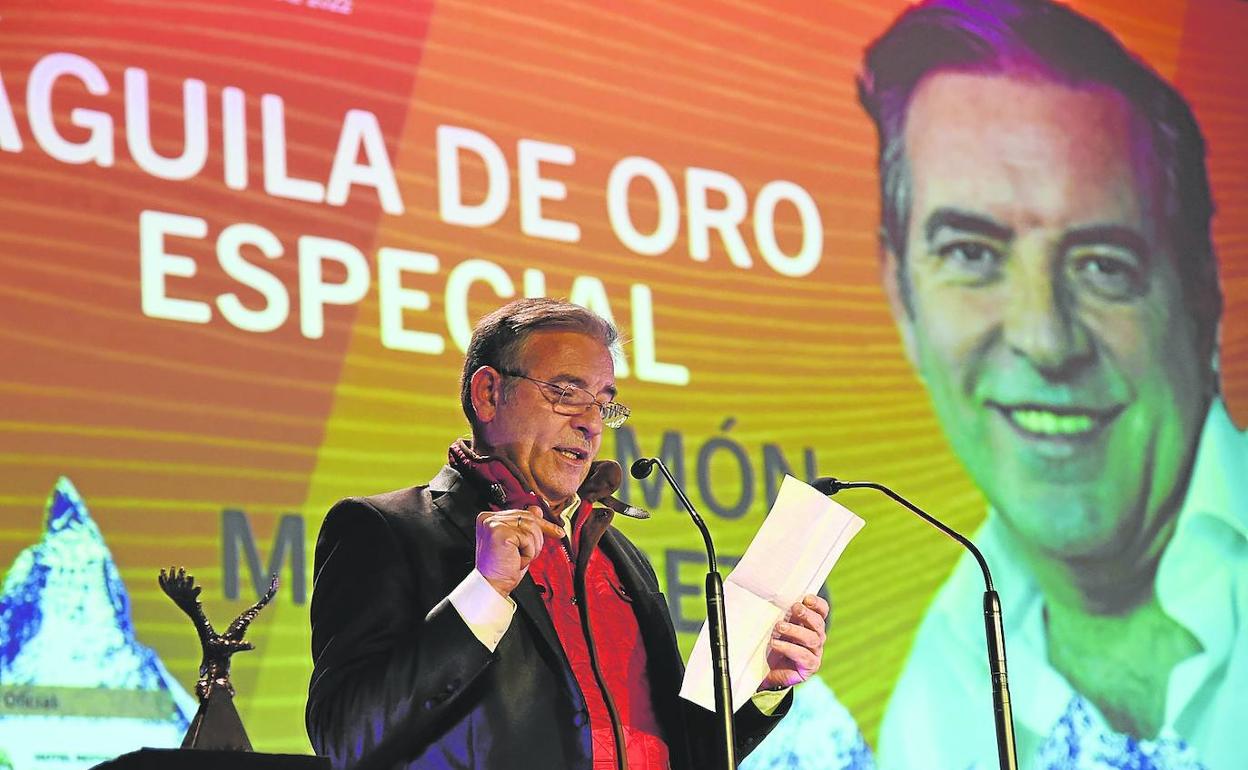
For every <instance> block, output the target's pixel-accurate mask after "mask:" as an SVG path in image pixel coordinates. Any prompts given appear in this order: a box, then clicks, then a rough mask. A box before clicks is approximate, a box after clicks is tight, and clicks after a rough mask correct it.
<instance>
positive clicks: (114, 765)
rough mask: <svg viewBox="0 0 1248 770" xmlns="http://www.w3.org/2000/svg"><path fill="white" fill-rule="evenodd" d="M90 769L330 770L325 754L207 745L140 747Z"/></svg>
mask: <svg viewBox="0 0 1248 770" xmlns="http://www.w3.org/2000/svg"><path fill="white" fill-rule="evenodd" d="M92 770H329V759H328V758H327V757H313V756H309V755H307V754H257V753H255V752H251V751H211V750H207V749H139V750H138V751H132V752H130V753H129V754H122V755H121V756H120V757H117V758H116V759H110V760H109V761H107V762H103V763H101V764H98V765H96V766H95V767H94V768H92Z"/></svg>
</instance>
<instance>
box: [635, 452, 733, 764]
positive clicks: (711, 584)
mask: <svg viewBox="0 0 1248 770" xmlns="http://www.w3.org/2000/svg"><path fill="white" fill-rule="evenodd" d="M656 467H657V468H658V469H659V472H660V473H662V474H663V478H665V479H667V484H668V486H670V487H671V488H672V491H673V492H675V493H676V497H677V499H679V500H680V504H681V505H683V506H684V508H685V510H686V511H688V512H689V518H691V519H693V523H694V524H695V525H696V526H697V528H698V531H699V532H701V533H702V542H703V543H704V544H705V545H706V563H707V567H708V569H707V572H706V621H707V626H708V630H709V631H710V637H711V671H712V673H713V674H714V680H715V716H716V719H717V720H718V721H719V724H720V735H721V737H722V739H723V745H722V746H721V752H720V759H721V760H722V761H723V765H722V767H723V768H725V769H726V770H736V767H737V748H736V738H735V735H734V729H733V724H732V681H731V675H730V674H729V670H728V624H727V619H726V618H727V615H726V613H725V605H724V579H723V577H722V576H721V575H720V574H719V568H718V567H717V566H716V564H715V543H714V542H712V541H711V533H710V531H709V530H708V529H707V528H706V522H705V521H703V520H702V517H701V516H699V515H698V512H697V510H696V509H695V508H694V507H693V503H691V502H689V498H688V497H686V496H685V492H684V490H683V489H681V488H680V485H679V484H677V483H676V479H674V478H672V474H671V473H670V472H669V471H668V470H667V466H666V465H664V464H663V461H662V460H660V459H659V458H657V457H642V458H640V459H639V460H637V461H636V462H634V463H633V464H632V465H631V466H630V467H629V469H628V472H629V473H630V474H631V475H632V477H633V478H635V479H638V480H640V479H644V478H647V477H649V476H650V474H651V473H653V472H654V469H655V468H656Z"/></svg>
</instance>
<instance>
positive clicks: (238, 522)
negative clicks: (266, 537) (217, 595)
mask: <svg viewBox="0 0 1248 770" xmlns="http://www.w3.org/2000/svg"><path fill="white" fill-rule="evenodd" d="M288 551H289V552H290V580H289V582H288V583H286V585H289V586H290V593H289V594H288V595H289V596H290V597H291V600H292V601H293V602H294V603H295V604H303V603H304V602H306V601H307V598H308V585H307V576H306V574H305V564H306V562H305V559H304V539H303V517H302V516H299V515H297V514H293V513H287V514H283V515H282V518H281V519H280V520H279V521H278V523H277V533H276V534H275V535H274V536H273V549H272V550H271V551H270V552H269V562H268V567H269V568H268V569H267V570H261V569H260V552H259V551H258V550H256V539H255V537H254V536H253V535H252V532H251V522H250V521H248V519H247V514H245V513H243V512H242V511H237V510H230V509H226V510H224V511H222V512H221V569H222V572H224V573H225V580H224V583H225V598H227V599H237V598H238V584H239V554H240V553H241V554H242V555H243V557H244V558H246V560H247V569H248V571H249V572H250V573H251V587H252V589H254V590H255V592H256V598H257V599H259V598H260V597H261V596H262V595H263V594H264V592H265V591H266V590H268V588H269V575H280V574H281V571H282V565H284V564H285V563H286V553H287V552H288Z"/></svg>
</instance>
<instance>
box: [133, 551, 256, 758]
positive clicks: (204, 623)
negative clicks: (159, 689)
mask: <svg viewBox="0 0 1248 770" xmlns="http://www.w3.org/2000/svg"><path fill="white" fill-rule="evenodd" d="M157 580H158V582H159V583H160V588H161V590H162V591H164V592H165V594H166V595H167V596H168V597H169V598H170V599H172V600H173V603H174V604H176V605H178V607H179V608H180V609H181V610H182V611H183V612H185V613H186V614H187V616H188V617H189V618H190V619H191V622H192V623H194V624H195V631H196V633H198V634H199V644H200V647H201V648H202V650H203V658H202V659H201V661H200V664H199V680H198V681H197V682H196V683H195V694H196V695H198V696H199V710H198V711H197V712H195V718H194V719H193V720H191V726H190V727H189V728H188V729H187V731H186V737H185V738H184V739H183V741H182V748H184V749H219V750H230V751H251V741H250V740H248V738H247V731H246V730H244V729H243V722H242V720H241V719H240V718H239V716H238V710H237V709H235V708H234V686H233V685H232V684H231V683H230V657H231V656H232V655H234V653H236V652H243V651H245V650H252V649H255V646H254V645H252V644H251V642H247V641H244V640H243V634H245V633H246V632H247V627H248V626H250V625H251V622H252V621H253V620H255V619H256V616H257V615H259V614H260V610H262V609H263V608H264V606H265V605H266V604H268V603H269V602H270V601H271V600H272V599H273V596H274V594H276V593H277V575H273V576H272V579H271V580H270V581H269V590H267V591H265V592H264V596H261V597H260V601H258V602H256V603H255V604H253V605H252V606H251V607H250V608H248V609H247V610H246V611H244V612H243V613H242V614H241V615H239V616H238V617H237V618H235V619H234V622H233V623H231V624H230V625H229V627H228V628H226V629H225V633H224V634H218V633H217V632H216V630H215V629H214V628H213V627H212V622H211V621H209V620H208V616H206V615H205V614H204V608H203V606H202V605H201V604H200V603H199V594H200V591H201V590H202V589H201V588H200V587H199V586H197V585H195V576H194V575H188V574H186V570H185V569H182V568H177V569H176V570H175V568H174V567H170V568H169V571H168V572H167V573H166V572H165V570H163V569H162V570H161V571H160V577H159V578H157Z"/></svg>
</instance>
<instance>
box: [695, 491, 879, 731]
mask: <svg viewBox="0 0 1248 770" xmlns="http://www.w3.org/2000/svg"><path fill="white" fill-rule="evenodd" d="M864 524H865V522H864V521H863V520H862V519H860V518H859V517H858V516H856V515H855V514H854V513H853V512H852V511H850V510H849V509H848V508H846V507H845V506H843V505H841V504H840V503H838V502H836V501H834V500H832V499H831V498H829V497H828V496H827V495H824V494H821V493H820V492H818V491H816V490H815V488H814V487H812V486H810V485H809V484H805V483H803V482H801V481H799V480H797V479H795V478H793V477H792V476H785V477H784V482H783V483H782V484H781V485H780V492H779V494H777V495H776V502H775V504H774V505H772V506H771V512H770V513H768V514H767V518H766V520H764V521H763V526H761V527H760V528H759V530H758V532H757V534H755V535H754V541H753V542H752V543H750V547H749V548H748V549H747V550H746V552H745V556H743V557H741V561H740V562H738V564H737V566H736V568H735V569H733V571H732V573H731V574H730V575H729V576H728V578H727V579H726V580H725V581H724V602H725V605H726V608H727V609H726V613H725V614H726V619H727V625H728V670H729V671H730V672H731V676H732V710H733V711H734V712H735V711H736V710H737V709H739V708H741V706H742V705H744V704H745V702H746V701H747V700H749V699H750V696H752V695H753V694H754V691H755V690H757V689H758V686H759V685H760V684H761V683H762V681H763V679H764V678H765V677H766V676H767V671H768V668H767V645H768V643H769V642H770V641H771V630H772V627H773V626H775V624H776V622H777V621H779V620H780V618H782V617H783V616H784V613H785V612H787V611H788V609H789V608H790V607H792V606H793V605H794V604H796V603H797V602H798V601H799V600H800V599H801V598H802V597H803V596H805V595H806V594H813V593H818V591H819V588H820V586H822V585H823V583H824V581H826V580H827V579H828V573H830V572H831V571H832V565H834V564H836V560H837V559H839V558H840V557H841V554H842V553H843V552H844V551H845V546H847V545H848V544H849V541H850V540H852V539H853V538H854V535H857V534H858V532H859V530H861V529H862V527H863V525H864ZM680 696H681V697H682V698H684V699H685V700H689V701H692V702H694V703H696V704H698V705H699V706H702V707H703V708H705V709H707V710H710V711H713V710H714V709H715V690H714V680H713V677H712V668H711V637H710V629H709V627H708V625H707V624H706V623H703V624H702V631H701V633H699V634H698V641H697V643H696V644H695V645H694V647H693V654H692V655H691V656H690V658H689V665H688V666H687V667H686V669H685V680H684V682H683V684H682V685H681V688H680Z"/></svg>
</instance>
